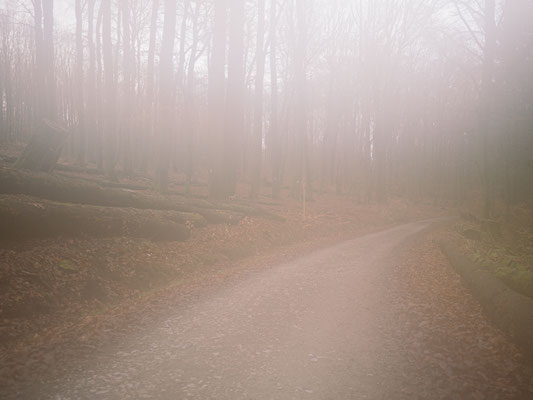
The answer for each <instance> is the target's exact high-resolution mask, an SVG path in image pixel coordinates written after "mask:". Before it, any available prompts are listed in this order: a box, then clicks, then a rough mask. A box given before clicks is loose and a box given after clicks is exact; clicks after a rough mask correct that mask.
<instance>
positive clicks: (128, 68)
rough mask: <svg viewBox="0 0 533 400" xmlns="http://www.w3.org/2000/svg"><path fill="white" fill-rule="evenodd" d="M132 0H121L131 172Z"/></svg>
mask: <svg viewBox="0 0 533 400" xmlns="http://www.w3.org/2000/svg"><path fill="white" fill-rule="evenodd" d="M129 3H130V1H129V0H121V6H122V41H123V59H122V60H123V61H122V73H123V82H122V96H123V98H122V116H121V139H122V146H121V147H122V149H121V150H122V152H123V161H124V171H125V172H126V173H128V174H130V173H131V172H132V170H133V164H132V146H131V128H132V125H131V111H132V109H133V90H132V75H133V67H134V65H133V64H134V59H133V51H132V44H131V32H130V24H131V22H130V19H131V17H130V15H131V10H130V4H129Z"/></svg>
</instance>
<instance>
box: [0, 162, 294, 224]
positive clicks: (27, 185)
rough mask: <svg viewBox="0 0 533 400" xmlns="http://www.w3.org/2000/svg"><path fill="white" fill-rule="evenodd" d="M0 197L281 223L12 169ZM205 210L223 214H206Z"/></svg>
mask: <svg viewBox="0 0 533 400" xmlns="http://www.w3.org/2000/svg"><path fill="white" fill-rule="evenodd" d="M0 194H24V195H28V196H34V197H39V198H44V199H47V200H52V201H59V202H64V203H76V204H89V205H95V206H104V207H122V208H124V207H132V208H140V209H153V210H169V211H182V212H196V213H198V214H201V215H204V214H205V215H204V217H205V218H206V219H208V220H209V221H215V220H217V221H218V222H217V223H222V221H223V220H225V221H226V222H230V223H231V222H234V221H235V220H240V218H242V216H243V215H250V216H254V215H255V216H263V217H267V218H273V219H278V220H283V218H282V217H280V216H278V215H276V214H274V213H271V212H269V211H267V210H263V209H260V208H257V207H252V206H244V205H240V204H230V203H213V202H210V201H207V200H202V199H190V198H186V197H183V196H163V195H155V194H154V195H150V194H144V193H138V192H136V191H131V190H125V189H118V188H104V187H102V186H100V185H98V184H96V183H92V182H89V181H86V180H82V179H76V178H66V177H64V176H58V175H55V174H46V173H37V172H30V171H25V170H18V169H12V168H0ZM206 210H219V211H220V210H221V211H224V212H223V213H221V212H219V213H213V212H211V213H208V212H207V211H206ZM222 214H224V215H222ZM232 214H234V216H233V218H228V216H232ZM217 217H219V218H217Z"/></svg>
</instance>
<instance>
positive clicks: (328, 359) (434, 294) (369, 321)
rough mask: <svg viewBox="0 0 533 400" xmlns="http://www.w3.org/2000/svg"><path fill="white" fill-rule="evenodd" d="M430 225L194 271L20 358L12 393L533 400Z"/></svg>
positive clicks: (518, 360) (528, 383) (513, 358)
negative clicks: (55, 344)
mask: <svg viewBox="0 0 533 400" xmlns="http://www.w3.org/2000/svg"><path fill="white" fill-rule="evenodd" d="M432 224H433V226H434V224H435V222H433V223H432V222H431V221H429V222H421V223H414V224H413V223H411V224H405V225H404V224H395V225H396V228H392V229H385V230H381V229H380V230H379V231H378V232H376V233H373V234H370V235H364V234H361V236H358V237H357V238H356V239H352V240H349V241H347V242H343V243H342V244H340V245H332V246H327V245H326V243H325V242H324V238H323V237H322V238H314V239H312V238H310V240H309V241H305V242H300V243H298V244H293V245H287V246H284V247H283V248H278V249H277V250H276V251H274V252H264V253H258V254H256V255H254V256H251V257H248V258H246V259H241V260H239V261H234V262H230V263H227V264H218V265H217V266H216V267H214V268H206V269H203V270H202V271H197V272H198V273H196V274H190V275H189V276H188V278H187V279H185V280H183V281H182V282H181V283H180V284H177V285H173V286H169V287H167V289H166V290H162V291H160V292H159V293H158V295H157V296H150V297H144V298H140V299H137V300H136V301H135V302H132V303H130V304H129V305H123V306H122V307H118V308H115V309H114V310H110V311H109V312H107V313H105V315H104V314H101V315H99V316H93V317H91V318H90V319H89V320H88V321H86V324H85V326H80V328H79V330H78V331H77V332H76V333H77V335H73V336H72V337H70V339H69V340H68V341H66V340H63V341H62V343H61V344H60V345H58V346H60V348H59V349H57V348H56V349H55V351H54V349H50V348H49V349H48V350H47V351H43V349H42V348H41V349H40V351H39V352H37V351H34V352H33V353H32V354H31V355H28V357H24V358H23V360H24V362H25V363H26V365H24V368H23V369H20V368H19V369H17V366H16V365H12V366H11V368H15V370H16V371H17V372H18V373H19V374H20V375H19V376H18V377H17V378H19V379H20V378H24V377H23V376H21V375H23V374H25V375H26V376H25V379H21V380H19V383H20V385H16V384H14V382H9V383H10V390H9V391H6V392H5V395H4V398H6V399H8V398H28V399H33V398H36V399H37V398H59V399H74V398H76V399H84V398H87V399H90V398H95V397H97V398H101V399H122V398H161V399H165V398H169V399H170V398H175V396H176V395H180V396H182V397H187V398H202V399H203V398H218V399H225V398H228V399H230V398H231V399H235V398H250V397H252V398H271V397H272V395H273V394H275V395H276V398H302V399H303V398H306V399H314V398H317V399H324V398H361V399H363V398H369V399H379V398H394V399H430V398H431V399H450V398H462V399H526V398H531V395H532V394H533V387H532V382H533V369H532V368H531V367H528V366H527V365H525V364H524V361H523V359H522V357H521V355H520V353H519V352H518V351H517V349H516V348H515V346H513V345H512V344H511V343H510V342H509V341H508V340H507V338H506V337H505V336H504V335H503V334H502V333H501V332H500V331H499V330H498V329H495V328H494V327H493V326H491V324H490V323H489V322H488V320H487V318H486V317H485V316H484V315H483V312H482V310H481V307H480V305H479V304H478V303H477V301H476V300H475V299H474V298H473V297H472V296H471V295H470V293H469V292H468V290H466V289H465V287H464V286H463V284H462V282H461V279H460V278H459V276H458V275H457V274H456V273H455V271H454V270H453V268H451V266H450V265H449V264H448V262H447V261H446V259H445V257H444V256H443V255H442V253H441V252H440V250H439V248H438V246H437V244H436V241H437V240H439V239H440V238H442V236H443V235H446V234H447V232H449V227H450V223H448V224H447V225H445V226H443V227H441V228H439V229H437V230H434V229H432V230H428V229H427V228H428V227H429V226H430V225H432ZM451 224H453V222H451ZM330 244H333V241H332V242H331V243H330ZM322 246H326V247H325V248H324V249H323V250H318V251H317V248H318V247H322ZM302 255H305V256H302ZM63 339H65V338H63ZM28 361H31V362H28ZM52 370H53V371H54V373H55V375H53V374H52V375H51V374H50V371H52ZM2 372H3V375H2V376H7V375H4V374H5V371H2ZM59 372H61V373H62V374H65V376H63V377H61V376H60V375H58V373H59ZM13 378H14V377H12V379H13Z"/></svg>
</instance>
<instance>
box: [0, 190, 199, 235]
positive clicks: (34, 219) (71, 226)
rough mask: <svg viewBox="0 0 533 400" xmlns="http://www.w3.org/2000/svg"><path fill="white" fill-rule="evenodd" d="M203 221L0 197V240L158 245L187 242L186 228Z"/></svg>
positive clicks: (181, 215)
mask: <svg viewBox="0 0 533 400" xmlns="http://www.w3.org/2000/svg"><path fill="white" fill-rule="evenodd" d="M205 224H206V221H205V219H204V218H203V217H202V216H200V215H198V214H192V213H183V212H176V211H160V210H139V209H134V208H118V207H100V206H89V205H80V204H71V203H58V202H53V201H49V200H43V199H36V198H33V197H29V196H21V195H0V239H3V240H17V241H20V240H27V239H35V238H46V237H55V236H66V237H80V236H81V237H84V236H93V237H110V236H128V237H137V238H147V239H151V240H157V241H159V240H161V241H183V240H186V239H188V238H189V236H190V228H189V226H191V225H192V226H203V225H205Z"/></svg>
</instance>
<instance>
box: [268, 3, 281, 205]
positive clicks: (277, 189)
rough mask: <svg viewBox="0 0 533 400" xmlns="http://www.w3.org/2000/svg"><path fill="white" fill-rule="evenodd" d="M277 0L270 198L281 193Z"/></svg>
mask: <svg viewBox="0 0 533 400" xmlns="http://www.w3.org/2000/svg"><path fill="white" fill-rule="evenodd" d="M276 2H277V0H271V3H270V136H271V137H272V198H274V199H278V198H279V197H280V194H281V135H280V132H279V122H278V70H277V35H276V29H277V15H276V13H277V11H276V10H277V7H276Z"/></svg>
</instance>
